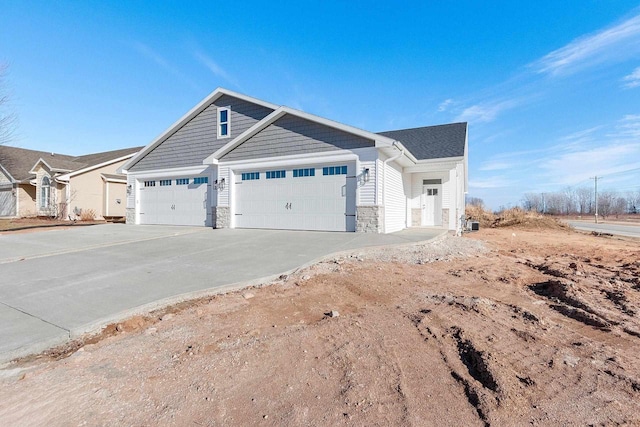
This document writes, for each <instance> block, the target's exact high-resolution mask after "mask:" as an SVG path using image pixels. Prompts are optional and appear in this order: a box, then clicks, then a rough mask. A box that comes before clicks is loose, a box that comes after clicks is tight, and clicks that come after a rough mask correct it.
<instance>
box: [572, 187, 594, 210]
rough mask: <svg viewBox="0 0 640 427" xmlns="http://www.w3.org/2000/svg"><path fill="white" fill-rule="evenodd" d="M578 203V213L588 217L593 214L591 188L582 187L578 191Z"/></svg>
mask: <svg viewBox="0 0 640 427" xmlns="http://www.w3.org/2000/svg"><path fill="white" fill-rule="evenodd" d="M576 203H577V206H578V213H579V214H580V215H586V214H589V213H591V211H592V210H593V209H592V206H593V190H592V189H591V188H589V187H580V188H577V189H576Z"/></svg>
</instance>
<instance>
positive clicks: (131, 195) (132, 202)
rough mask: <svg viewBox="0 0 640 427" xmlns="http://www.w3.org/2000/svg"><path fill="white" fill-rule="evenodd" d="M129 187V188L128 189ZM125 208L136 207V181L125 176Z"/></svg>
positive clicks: (131, 176) (131, 177)
mask: <svg viewBox="0 0 640 427" xmlns="http://www.w3.org/2000/svg"><path fill="white" fill-rule="evenodd" d="M129 186H131V187H129ZM129 188H130V190H129V192H128V193H127V208H134V207H135V206H136V179H135V178H134V177H133V175H130V174H127V189H129Z"/></svg>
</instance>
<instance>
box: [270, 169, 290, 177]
mask: <svg viewBox="0 0 640 427" xmlns="http://www.w3.org/2000/svg"><path fill="white" fill-rule="evenodd" d="M266 175H267V179H279V178H286V177H287V171H286V170H279V171H267V172H266Z"/></svg>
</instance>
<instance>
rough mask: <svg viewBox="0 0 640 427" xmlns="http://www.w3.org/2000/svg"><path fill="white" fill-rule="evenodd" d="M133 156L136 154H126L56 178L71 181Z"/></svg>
mask: <svg viewBox="0 0 640 427" xmlns="http://www.w3.org/2000/svg"><path fill="white" fill-rule="evenodd" d="M135 154H136V153H131V154H127V155H126V156H120V157H118V158H115V159H111V160H107V161H106V162H102V163H98V164H96V165H92V166H87V167H86V168H82V169H78V170H76V171H73V172H71V173H67V174H64V175H60V176H59V177H58V179H61V180H65V181H68V180H69V179H71V178H72V177H74V176H76V175H80V174H83V173H86V172H90V171H92V170H95V169H100V168H102V167H105V166H109V165H111V164H113V163H118V162H121V161H123V160H126V159H130V158H131V157H133V156H134V155H135Z"/></svg>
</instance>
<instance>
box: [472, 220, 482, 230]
mask: <svg viewBox="0 0 640 427" xmlns="http://www.w3.org/2000/svg"><path fill="white" fill-rule="evenodd" d="M478 230H480V223H479V222H478V221H471V231H478Z"/></svg>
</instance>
